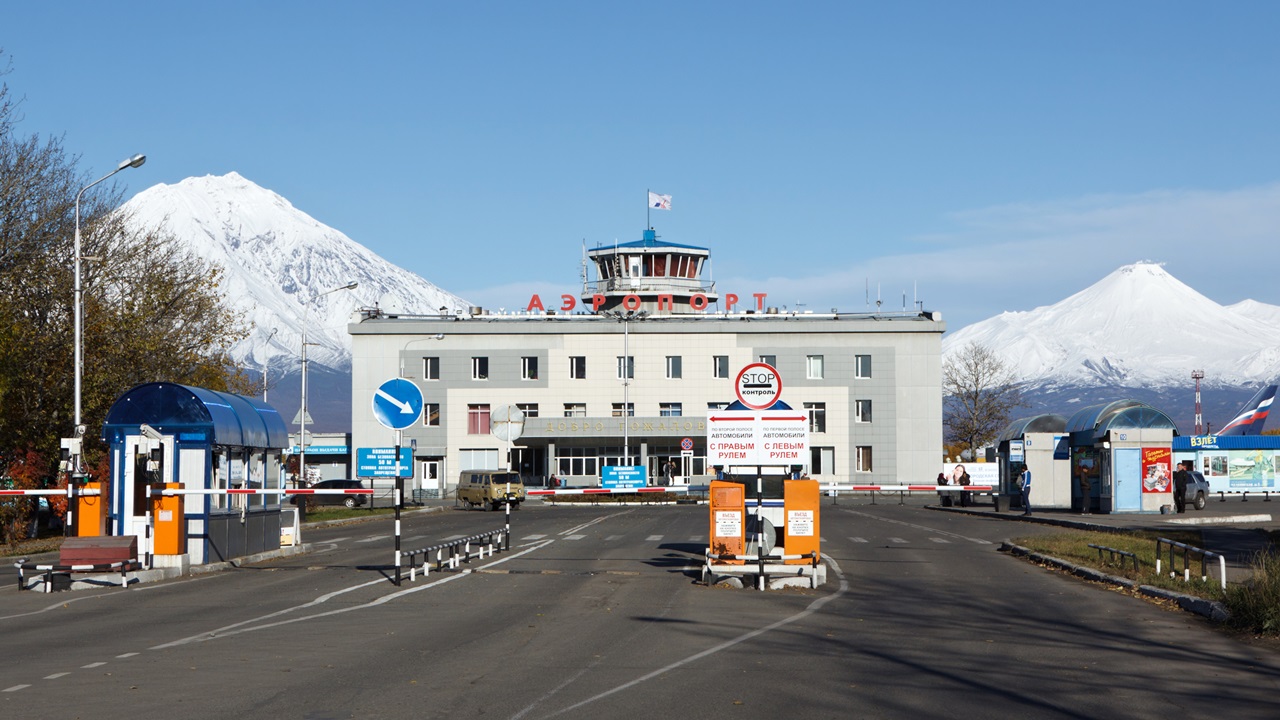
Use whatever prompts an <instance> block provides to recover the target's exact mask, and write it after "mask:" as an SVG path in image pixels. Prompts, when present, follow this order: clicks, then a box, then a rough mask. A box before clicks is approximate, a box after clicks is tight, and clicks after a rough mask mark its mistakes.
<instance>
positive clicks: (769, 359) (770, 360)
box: [760, 355, 778, 368]
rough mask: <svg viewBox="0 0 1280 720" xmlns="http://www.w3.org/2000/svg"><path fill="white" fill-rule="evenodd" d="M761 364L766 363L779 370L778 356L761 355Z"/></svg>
mask: <svg viewBox="0 0 1280 720" xmlns="http://www.w3.org/2000/svg"><path fill="white" fill-rule="evenodd" d="M760 362H762V363H764V364H765V365H768V366H769V367H771V368H777V367H778V356H777V355H761V356H760Z"/></svg>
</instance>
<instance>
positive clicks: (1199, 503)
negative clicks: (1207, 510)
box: [1187, 470, 1209, 510]
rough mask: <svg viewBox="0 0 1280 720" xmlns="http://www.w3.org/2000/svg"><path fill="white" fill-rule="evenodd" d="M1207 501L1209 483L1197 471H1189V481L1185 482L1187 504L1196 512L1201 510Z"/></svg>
mask: <svg viewBox="0 0 1280 720" xmlns="http://www.w3.org/2000/svg"><path fill="white" fill-rule="evenodd" d="M1208 500H1209V481H1208V480H1205V479H1204V474H1203V473H1201V472H1200V471H1199V470H1192V471H1191V479H1190V480H1188V481H1187V504H1188V505H1190V506H1192V507H1194V508H1195V509H1197V510H1203V509H1204V506H1205V503H1206V502H1207V501H1208Z"/></svg>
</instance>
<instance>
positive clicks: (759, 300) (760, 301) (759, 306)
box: [751, 293, 768, 310]
mask: <svg viewBox="0 0 1280 720" xmlns="http://www.w3.org/2000/svg"><path fill="white" fill-rule="evenodd" d="M767 296H768V293H751V297H753V298H755V299H756V310H764V299H765V298H766V297H767Z"/></svg>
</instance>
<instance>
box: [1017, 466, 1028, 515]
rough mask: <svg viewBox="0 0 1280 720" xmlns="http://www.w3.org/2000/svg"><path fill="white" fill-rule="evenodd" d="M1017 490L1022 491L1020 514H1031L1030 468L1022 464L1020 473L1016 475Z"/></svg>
mask: <svg viewBox="0 0 1280 720" xmlns="http://www.w3.org/2000/svg"><path fill="white" fill-rule="evenodd" d="M1018 480H1019V482H1018V492H1020V493H1022V514H1023V515H1030V514H1031V468H1028V467H1027V466H1026V465H1025V464H1024V465H1023V466H1022V474H1021V475H1019V476H1018Z"/></svg>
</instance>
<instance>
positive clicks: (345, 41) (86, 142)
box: [0, 0, 1280, 329]
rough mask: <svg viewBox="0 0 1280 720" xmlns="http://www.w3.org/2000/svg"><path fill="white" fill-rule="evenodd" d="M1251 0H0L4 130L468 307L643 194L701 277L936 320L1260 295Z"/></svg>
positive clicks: (1272, 211) (1267, 66)
mask: <svg viewBox="0 0 1280 720" xmlns="http://www.w3.org/2000/svg"><path fill="white" fill-rule="evenodd" d="M1278 21H1280V3H1274V2H1231V3H1205V2H1140V1H1134V2H1123V3H1116V2H1075V3H1043V2H1022V1H1019V2H997V1H990V2H980V3H963V2H893V3H856V2H831V3H827V2H808V3H777V2H767V3H766V2H733V3H729V2H718V3H714V2H699V3H657V4H655V3H602V2H599V1H598V0H596V1H594V2H537V3H529V2H475V3H434V2H433V3H427V2H423V3H334V2H305V3H304V2H271V3H262V2H238V1H229V2H228V1H224V2H219V3H213V4H209V3H201V4H196V3H161V2H127V1H121V0H117V1H115V2H110V3H100V2H93V3H90V2H59V3H33V2H6V3H2V4H0V48H3V50H4V52H5V53H6V54H7V55H8V56H9V58H10V60H11V62H12V67H11V72H10V73H9V74H8V75H7V76H6V77H5V78H4V80H5V81H6V82H7V83H8V85H9V88H10V92H11V93H12V94H14V95H16V96H18V97H23V98H25V99H24V102H23V105H22V115H23V119H22V123H21V124H20V125H19V131H20V132H22V133H24V134H32V133H38V134H41V135H57V136H62V137H63V139H64V143H65V145H66V147H67V148H68V149H69V150H70V151H71V152H73V153H75V154H78V155H80V157H81V160H82V167H83V169H84V170H85V171H86V174H92V175H94V176H95V177H96V176H97V175H98V174H101V173H103V172H106V171H108V170H110V169H111V168H113V167H114V166H115V164H116V163H117V162H118V161H119V160H121V159H122V158H125V157H128V156H129V155H131V154H133V153H136V152H142V153H145V154H146V155H147V156H148V161H147V164H146V165H145V166H143V167H142V168H140V169H137V170H130V171H128V172H127V173H123V174H122V175H121V176H119V177H120V179H121V181H122V182H124V183H126V184H127V193H128V194H129V195H131V194H133V193H134V192H137V191H140V190H142V189H145V188H146V187H149V186H151V185H153V184H156V183H162V182H163V183H175V182H179V181H181V180H182V179H184V178H186V177H190V176H199V175H207V174H215V175H221V174H224V173H227V172H230V171H236V172H239V173H240V174H241V175H244V176H245V177H247V178H248V179H250V180H252V181H254V182H256V183H257V184H259V185H262V186H264V187H266V188H269V189H271V190H274V191H275V192H278V193H280V194H281V195H283V196H284V197H286V198H288V199H289V200H290V201H291V202H292V203H293V204H294V205H295V206H296V207H298V208H299V209H301V210H303V211H305V212H307V213H309V214H311V215H312V216H314V217H315V218H316V219H318V220H320V221H321V222H323V223H325V224H327V225H330V226H332V227H335V228H337V229H338V230H341V231H342V232H344V233H346V234H347V235H348V236H350V237H351V238H352V239H354V240H356V241H357V242H360V243H362V244H364V245H365V246H367V247H369V248H370V249H372V250H373V251H374V252H376V253H378V254H379V255H381V256H383V257H385V258H387V259H388V260H390V261H392V262H394V263H396V264H398V265H401V266H403V267H405V268H407V269H409V270H412V271H414V272H416V273H418V274H419V275H422V276H423V277H425V278H427V279H428V280H431V281H432V282H434V283H436V284H437V285H440V286H441V287H443V288H445V289H447V290H450V291H452V292H455V293H457V294H459V295H462V296H463V297H465V298H467V299H469V300H471V301H473V302H476V303H478V304H482V305H485V306H488V307H506V308H508V309H513V308H517V307H523V306H524V305H525V304H526V303H527V302H528V299H529V296H530V294H531V293H532V292H535V291H537V292H541V293H543V294H544V298H545V296H546V295H552V296H558V295H559V294H560V293H563V292H569V293H575V294H576V291H577V290H578V289H579V287H580V286H579V270H580V266H579V260H580V255H581V247H582V243H583V241H586V243H587V244H588V245H591V246H594V245H596V244H597V243H600V244H608V243H612V242H613V241H614V240H615V239H617V240H620V241H628V240H634V239H638V238H639V235H640V232H641V230H642V229H643V228H644V224H645V207H644V201H645V191H646V189H653V190H655V191H658V192H662V193H668V194H671V195H672V196H674V202H673V206H674V207H673V210H671V211H669V212H654V213H653V215H652V222H653V224H654V226H655V227H656V229H657V231H658V233H659V235H660V236H661V237H662V238H664V239H667V240H670V241H673V242H678V243H685V244H691V245H699V246H703V247H708V248H711V250H712V253H713V272H714V277H715V280H716V283H717V289H718V290H720V291H721V292H722V293H724V292H734V293H737V294H739V295H741V296H743V297H749V296H750V294H751V293H755V292H767V293H769V300H768V302H769V304H771V305H777V306H786V307H789V308H794V307H796V306H797V304H800V306H801V308H802V309H813V310H829V309H830V308H832V307H837V308H839V309H841V310H844V311H860V310H863V309H865V308H866V307H867V295H868V287H869V288H870V291H869V292H870V295H871V301H872V302H874V300H875V296H876V294H877V293H879V295H880V296H881V298H882V299H883V301H884V304H885V307H886V308H890V309H900V308H901V307H902V305H903V298H904V295H905V298H906V303H907V305H908V306H910V305H911V303H912V302H913V300H914V299H916V298H918V299H920V300H922V301H923V302H924V305H925V307H926V308H929V309H933V310H938V311H941V312H942V313H943V316H944V318H945V319H946V320H947V321H948V324H949V326H950V327H951V328H952V329H957V328H959V327H962V326H964V325H966V324H969V323H972V322H976V321H978V320H981V319H984V318H986V317H989V316H991V315H995V314H998V313H999V312H1001V311H1005V310H1027V309H1031V308H1034V307H1036V306H1040V305H1045V304H1050V303H1053V302H1057V301H1058V300H1061V299H1062V298H1064V297H1066V296H1067V295H1070V294H1071V293H1073V292H1076V291H1078V290H1081V289H1083V288H1084V287H1086V286H1088V285H1090V284H1092V283H1093V282H1096V281H1097V280H1098V279H1100V278H1102V277H1103V276H1105V275H1107V274H1108V273H1110V272H1111V271H1112V270H1115V269H1116V268H1117V267H1119V266H1121V265H1124V264H1128V263H1131V262H1135V261H1139V260H1150V261H1157V262H1163V263H1165V267H1166V269H1168V270H1169V272H1171V273H1172V274H1174V275H1175V276H1177V277H1178V278H1180V279H1182V280H1183V281H1184V282H1186V283H1187V284H1189V285H1191V286H1192V287H1195V288H1196V289H1197V290H1199V291H1201V292H1202V293H1204V294H1205V295H1207V296H1209V297H1210V298H1212V299H1213V300H1215V301H1218V302H1221V303H1224V304H1227V303H1233V302H1237V301H1239V300H1242V299H1245V298H1248V297H1252V298H1254V299H1256V300H1260V301H1263V302H1268V303H1272V304H1280V285H1278V284H1277V283H1274V282H1259V280H1266V281H1269V280H1270V276H1271V273H1270V272H1267V271H1265V270H1260V269H1265V268H1270V267H1275V266H1276V264H1277V260H1278V259H1280V257H1278V256H1280V243H1277V242H1276V235H1277V230H1280V140H1278V138H1280V134H1278V133H1280V130H1278V129H1277V128H1280V122H1277V121H1278V120H1280V118H1277V109H1278V107H1277V106H1278V104H1280V93H1277V92H1276V90H1277V80H1276V77H1277V71H1278V70H1280V43H1277V42H1276V40H1275V38H1276V33H1277V30H1280V22H1278Z"/></svg>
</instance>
